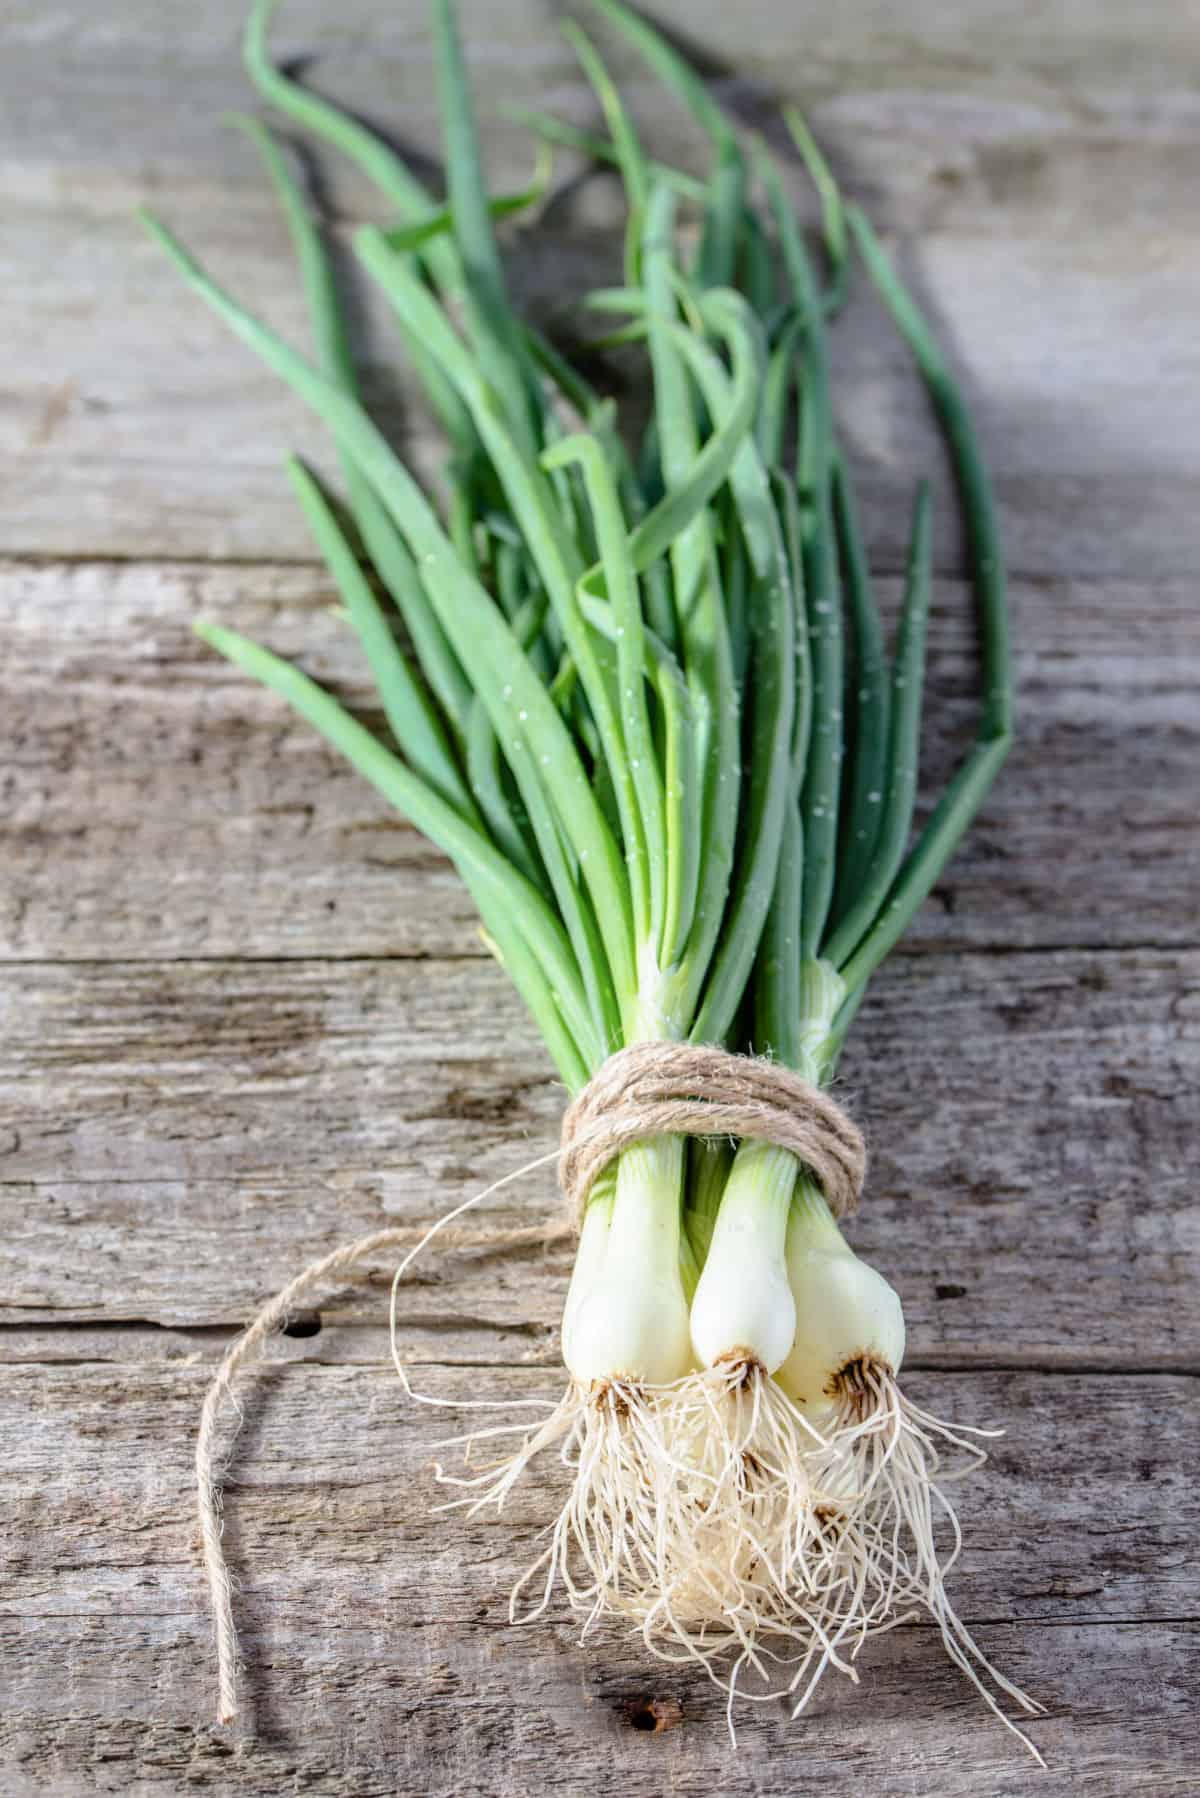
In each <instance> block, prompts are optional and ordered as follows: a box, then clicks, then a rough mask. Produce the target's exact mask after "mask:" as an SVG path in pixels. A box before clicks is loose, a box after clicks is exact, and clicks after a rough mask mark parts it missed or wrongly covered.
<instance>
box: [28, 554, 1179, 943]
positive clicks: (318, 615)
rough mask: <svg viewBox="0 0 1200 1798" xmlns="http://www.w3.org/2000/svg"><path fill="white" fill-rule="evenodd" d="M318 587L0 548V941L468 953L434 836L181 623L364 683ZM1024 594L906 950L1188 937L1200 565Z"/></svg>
mask: <svg viewBox="0 0 1200 1798" xmlns="http://www.w3.org/2000/svg"><path fill="white" fill-rule="evenodd" d="M882 597H883V598H884V600H885V602H886V603H887V604H888V605H889V607H890V606H891V605H892V604H893V602H894V600H895V597H896V590H895V583H892V582H887V583H884V584H883V590H882ZM332 598H333V595H332V594H331V592H330V589H329V587H328V585H327V584H326V582H325V581H324V580H323V578H322V577H321V576H320V575H318V574H317V573H315V572H314V571H310V570H307V569H298V568H281V567H254V568H216V569H214V568H205V567H202V566H199V565H185V566H179V567H169V568H144V567H124V566H119V565H117V566H112V565H103V564H102V565H89V566H82V567H76V568H73V567H64V566H62V565H51V566H49V567H45V568H30V567H25V566H22V565H20V564H17V563H12V562H9V563H8V564H0V606H3V609H4V612H5V615H6V647H5V655H4V658H3V661H2V663H0V705H2V706H3V710H4V714H5V717H6V719H7V721H8V724H7V731H10V732H11V738H10V741H11V749H10V750H9V752H8V753H7V754H6V756H5V757H4V758H2V759H3V762H4V764H5V765H4V766H3V768H0V861H2V862H3V864H4V865H5V867H6V879H5V880H4V882H3V883H0V955H3V956H7V957H20V958H39V957H40V958H47V959H49V958H58V957H74V958H88V959H91V958H105V957H110V956H116V957H122V956H126V955H128V954H129V952H130V947H131V945H136V953H137V954H139V955H146V956H159V957H171V956H179V955H183V956H195V955H218V956H219V955H236V954H252V955H255V956H275V955H314V954H315V955H330V956H343V955H351V956H352V955H381V954H383V955H395V954H447V953H448V954H453V955H479V954H482V949H481V945H480V944H479V941H478V938H477V936H476V934H475V925H474V915H473V912H472V909H471V906H470V903H469V901H468V900H467V898H466V895H465V894H464V893H463V892H462V890H461V888H460V887H459V885H458V882H457V880H456V879H455V878H454V876H453V874H452V873H451V871H450V870H449V868H448V867H447V866H446V864H445V863H444V862H442V860H441V859H440V857H438V856H436V855H435V854H434V853H433V852H432V851H431V850H430V849H429V848H428V846H427V845H425V844H424V843H423V842H422V841H421V840H420V839H419V838H417V837H416V836H414V835H413V833H412V832H411V831H410V830H408V829H407V827H405V826H404V825H403V824H402V823H401V821H400V820H399V819H398V818H397V817H396V816H395V814H394V813H392V812H390V811H389V810H388V808H387V807H386V805H385V804H384V802H383V801H382V800H381V799H378V798H377V797H376V796H375V795H374V794H373V793H372V792H371V791H370V790H369V789H368V788H367V787H366V785H365V783H364V782H362V781H360V780H359V779H358V777H357V776H355V775H353V774H352V773H350V772H349V771H348V770H347V769H346V768H345V766H344V765H343V764H342V763H341V761H340V760H339V759H338V758H337V757H336V756H335V755H334V754H333V753H332V751H327V750H325V748H324V747H323V746H322V744H321V743H320V742H319V740H318V739H317V738H316V736H315V734H314V733H313V732H311V731H309V730H308V729H307V727H305V726H303V725H301V724H298V723H293V722H292V721H291V719H290V715H289V714H288V713H287V711H286V709H285V708H284V706H283V705H282V703H281V702H280V701H278V700H276V699H274V698H272V697H271V696H269V695H267V694H265V693H263V692H261V691H260V690H259V689H258V688H256V687H255V686H254V684H253V683H252V682H251V681H249V680H248V679H247V678H246V677H245V676H243V675H241V674H240V673H237V672H234V671H231V670H230V669H228V667H227V666H226V664H224V663H223V662H222V661H221V660H220V659H219V658H217V657H215V656H214V655H212V653H211V652H210V651H208V650H207V649H205V648H204V647H203V646H202V645H200V644H199V643H197V642H196V641H195V639H194V638H193V637H192V635H191V632H190V628H189V627H190V623H191V621H192V619H194V618H196V617H198V616H204V617H210V618H214V619H217V620H219V621H221V622H223V623H226V624H230V625H233V626H235V627H237V628H240V629H243V630H245V631H246V632H247V633H249V634H250V635H251V636H256V637H259V638H260V639H261V640H263V641H265V642H268V643H270V644H271V645H273V646H274V647H275V648H277V649H278V650H280V651H281V652H282V653H284V654H288V655H291V656H294V657H296V658H298V659H299V660H301V661H302V663H303V665H304V666H305V667H307V668H308V669H309V670H310V671H311V672H313V673H314V674H316V675H317V676H318V677H319V678H321V679H323V680H326V681H329V682H331V683H332V684H334V685H335V686H336V687H337V688H338V689H339V690H340V691H341V692H343V693H344V694H345V695H346V696H347V697H348V699H349V700H350V701H351V702H352V703H354V704H356V705H360V706H361V705H369V704H370V692H369V687H367V686H366V685H365V684H364V674H363V664H362V661H361V658H360V655H359V652H358V649H357V646H356V644H355V643H354V641H353V639H352V637H351V635H350V633H349V632H348V631H347V629H346V628H345V626H344V625H343V624H342V623H341V622H339V620H338V619H337V618H336V617H335V616H334V615H333V613H332V610H331V601H332ZM1014 603H1015V608H1016V614H1017V626H1016V629H1017V643H1018V646H1019V675H1020V687H1021V702H1020V703H1021V709H1020V730H1019V739H1018V743H1017V747H1016V750H1015V752H1014V754H1013V757H1012V760H1011V762H1010V764H1009V766H1008V768H1007V769H1006V770H1005V773H1004V775H1003V778H1002V780H1001V782H1000V784H999V786H998V787H997V789H996V791H995V792H994V794H993V795H992V796H991V798H990V799H989V801H988V806H987V810H986V812H985V814H984V816H983V818H982V819H981V820H980V823H979V824H978V826H977V827H976V828H975V830H974V831H973V832H972V833H971V835H970V836H969V837H968V840H967V842H966V844H965V845H964V846H963V848H962V850H960V852H959V854H958V855H957V857H956V858H955V860H954V862H953V863H952V865H951V867H950V869H949V871H948V873H947V876H946V879H945V880H944V882H943V884H942V886H941V888H940V889H939V893H938V895H937V897H936V898H935V900H934V901H933V902H931V903H930V904H929V905H927V906H926V907H925V908H924V910H923V912H922V913H921V915H920V917H919V918H918V920H917V923H916V925H915V927H914V930H913V932H912V934H911V936H910V937H909V938H907V939H906V945H905V949H906V951H907V949H908V948H910V947H912V946H913V945H916V946H918V947H922V948H947V947H951V946H955V945H964V944H973V945H976V946H980V947H982V946H988V945H993V944H994V945H999V946H1005V947H1025V948H1030V947H1041V946H1049V945H1063V946H1067V945H1070V944H1071V943H1073V942H1077V941H1086V942H1088V943H1090V944H1096V945H1105V944H1111V945H1113V946H1117V945H1122V944H1146V943H1182V944H1187V943H1194V942H1195V940H1196V931H1195V923H1194V916H1193V913H1194V906H1193V898H1194V894H1195V892H1196V890H1197V888H1198V887H1200V832H1197V830H1196V829H1195V804H1194V779H1193V773H1194V768H1195V765H1196V760H1197V755H1198V754H1200V709H1198V708H1197V705H1196V699H1195V694H1196V688H1197V684H1198V683H1200V613H1198V612H1197V608H1196V605H1195V596H1194V588H1193V585H1192V583H1191V582H1190V581H1189V582H1186V583H1185V582H1171V583H1163V584H1146V583H1140V582H1139V583H1120V582H1112V581H1105V582H1090V581H1083V580H1080V581H1074V580H1072V581H1062V582H1053V583H1048V584H1037V585H1033V584H1029V583H1022V584H1018V586H1017V587H1016V590H1015V593H1014ZM969 618H970V602H969V598H968V596H967V594H966V592H965V591H964V590H963V589H962V588H961V587H960V586H959V585H958V584H957V583H954V582H946V583H943V584H942V585H941V586H940V587H939V590H938V593H937V599H936V609H935V617H934V623H933V627H932V633H931V669H930V692H929V698H928V702H927V716H928V719H929V728H928V729H927V731H926V743H925V748H924V764H923V765H924V767H925V769H926V777H927V780H928V782H929V790H932V789H933V787H934V786H935V784H936V782H937V781H938V780H939V779H941V778H944V777H945V776H946V774H947V773H948V772H949V769H950V767H951V765H952V760H953V758H954V757H955V756H956V755H957V754H958V753H960V751H961V748H962V746H963V743H964V741H965V739H966V737H967V735H968V734H969V731H970V729H971V727H972V725H971V721H972V718H973V715H974V713H973V704H974V702H973V698H972V697H971V695H972V693H973V684H972V683H973V668H972V663H971V660H970V649H969V639H970V624H969ZM64 869H66V870H69V877H68V878H64Z"/></svg>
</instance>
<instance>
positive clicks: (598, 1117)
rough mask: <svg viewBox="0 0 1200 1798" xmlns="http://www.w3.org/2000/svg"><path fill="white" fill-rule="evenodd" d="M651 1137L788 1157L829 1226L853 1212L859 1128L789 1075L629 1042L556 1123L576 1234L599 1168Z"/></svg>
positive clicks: (684, 1047) (689, 1046)
mask: <svg viewBox="0 0 1200 1798" xmlns="http://www.w3.org/2000/svg"><path fill="white" fill-rule="evenodd" d="M651 1136H733V1137H742V1138H747V1139H752V1140H754V1141H757V1142H768V1143H771V1144H773V1145H774V1146H775V1147H776V1148H780V1149H790V1150H791V1152H792V1154H793V1155H795V1156H796V1157H797V1159H798V1160H800V1161H802V1162H803V1163H804V1165H805V1166H806V1167H807V1168H809V1169H810V1170H811V1171H812V1173H813V1175H814V1176H815V1177H816V1179H817V1181H818V1182H819V1183H820V1186H821V1190H822V1192H823V1193H824V1195H825V1202H826V1204H827V1205H828V1206H829V1209H830V1210H831V1211H832V1213H833V1215H834V1217H844V1216H846V1214H847V1213H848V1212H851V1211H853V1210H854V1208H855V1206H856V1205H857V1203H858V1195H859V1193H860V1192H861V1191H862V1185H863V1180H864V1178H865V1176H866V1171H867V1151H866V1144H865V1143H864V1142H863V1138H862V1132H861V1131H860V1130H859V1128H858V1126H857V1125H856V1124H855V1123H854V1122H853V1121H852V1120H851V1119H850V1118H849V1117H847V1115H846V1113H845V1112H844V1111H843V1110H842V1108H841V1106H840V1105H838V1104H837V1103H836V1101H835V1100H833V1099H831V1098H830V1096H829V1094H828V1093H826V1092H822V1091H821V1089H820V1087H817V1086H813V1085H812V1084H811V1082H810V1081H808V1080H805V1079H803V1078H802V1076H801V1075H799V1074H796V1073H794V1072H793V1071H792V1070H791V1068H785V1067H782V1066H781V1065H780V1064H779V1063H778V1062H776V1061H765V1060H763V1059H761V1058H759V1057H756V1056H752V1055H733V1054H731V1053H730V1052H729V1051H728V1050H727V1049H717V1048H713V1047H711V1046H708V1045H705V1044H703V1043H672V1042H646V1043H633V1044H631V1046H630V1047H629V1048H627V1049H618V1050H617V1052H616V1054H614V1055H610V1056H609V1058H608V1060H607V1061H606V1062H605V1063H604V1065H603V1067H601V1068H599V1069H597V1071H596V1073H595V1074H593V1076H592V1078H591V1079H590V1080H589V1081H588V1083H587V1085H586V1086H585V1087H584V1089H583V1091H582V1092H581V1093H580V1094H579V1095H578V1096H577V1097H576V1098H575V1099H574V1100H573V1102H572V1103H571V1105H570V1106H569V1107H568V1108H567V1111H566V1114H565V1116H564V1117H563V1122H562V1152H561V1157H560V1160H559V1164H558V1177H559V1183H560V1185H561V1186H562V1189H563V1192H564V1193H565V1194H566V1197H567V1201H568V1203H569V1204H570V1206H571V1209H572V1212H573V1215H574V1217H575V1221H576V1224H577V1225H578V1224H579V1223H580V1222H581V1220H582V1218H583V1211H584V1207H585V1205H586V1204H587V1200H588V1194H589V1193H590V1192H591V1190H592V1187H593V1186H594V1185H595V1183H596V1180H597V1179H598V1177H599V1175H600V1174H601V1172H602V1171H603V1169H604V1168H605V1167H607V1165H608V1163H609V1162H610V1161H611V1160H612V1159H613V1158H614V1156H617V1155H619V1154H620V1153H621V1150H622V1149H626V1148H628V1147H629V1146H630V1144H631V1143H635V1142H642V1141H645V1139H646V1138H647V1137H651Z"/></svg>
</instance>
